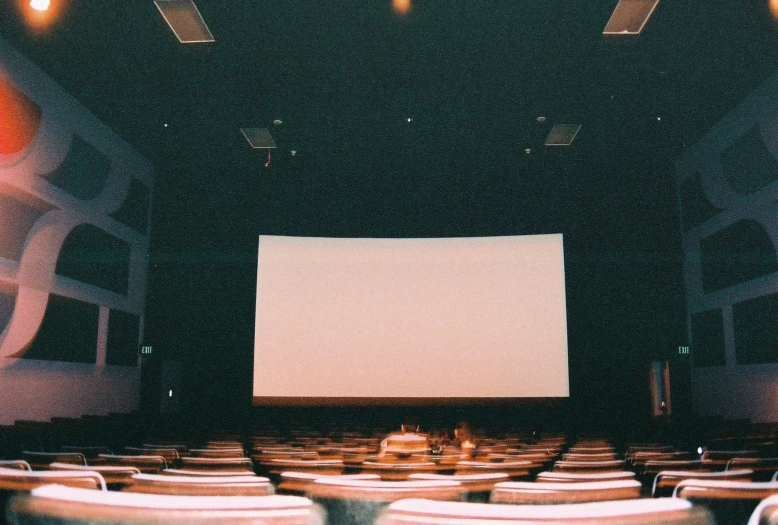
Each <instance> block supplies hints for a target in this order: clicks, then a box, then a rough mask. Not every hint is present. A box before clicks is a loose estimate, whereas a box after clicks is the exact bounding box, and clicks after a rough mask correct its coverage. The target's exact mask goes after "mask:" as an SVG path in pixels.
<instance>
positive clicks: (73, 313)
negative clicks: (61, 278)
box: [24, 294, 99, 363]
mask: <svg viewBox="0 0 778 525" xmlns="http://www.w3.org/2000/svg"><path fill="white" fill-rule="evenodd" d="M98 315H99V307H98V306H97V305H95V304H90V303H85V302H82V301H78V300H76V299H70V298H69V297H62V296H59V295H54V294H52V295H49V302H48V304H47V305H46V314H45V315H44V317H43V323H42V324H41V327H40V330H39V331H38V336H37V337H36V338H35V340H34V341H33V342H32V345H31V346H30V349H29V350H28V351H27V352H26V353H25V354H24V358H25V359H41V360H46V361H67V362H70V363H94V362H95V360H96V358H97V323H98Z"/></svg>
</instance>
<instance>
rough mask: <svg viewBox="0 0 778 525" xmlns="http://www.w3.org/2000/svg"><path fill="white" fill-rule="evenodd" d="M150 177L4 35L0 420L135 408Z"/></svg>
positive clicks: (0, 53)
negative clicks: (10, 43) (10, 44)
mask: <svg viewBox="0 0 778 525" xmlns="http://www.w3.org/2000/svg"><path fill="white" fill-rule="evenodd" d="M153 183H154V177H153V170H152V167H151V165H150V164H149V163H148V161H147V160H146V159H144V158H143V157H141V156H140V155H138V154H137V153H136V152H135V151H134V150H133V149H132V148H131V147H130V146H129V145H128V144H127V143H126V142H124V141H123V140H122V139H121V138H120V137H119V136H118V135H116V134H115V133H113V132H112V131H111V130H110V129H108V128H107V127H106V126H105V125H104V124H103V123H101V122H100V121H99V120H97V119H96V118H95V117H94V116H93V115H91V114H90V113H89V112H88V111H87V110H86V109H85V108H83V107H82V106H81V105H80V104H79V103H78V102H77V101H76V100H74V99H73V98H72V97H70V96H69V95H68V94H67V93H65V92H64V91H63V90H62V88H60V87H59V86H57V85H56V83H54V82H53V81H52V80H51V79H49V78H48V77H47V76H46V75H45V74H44V73H42V72H41V71H40V70H39V69H37V68H36V67H35V66H34V65H33V64H31V63H30V62H29V61H28V60H27V59H26V58H24V57H23V56H22V55H21V54H19V53H18V52H17V51H16V50H14V49H13V48H11V47H10V46H8V44H7V43H6V42H5V41H3V40H2V39H0V330H1V332H0V391H3V392H13V393H14V395H13V396H6V397H3V399H2V402H0V425H5V424H11V423H13V421H14V420H17V419H31V420H48V419H50V418H51V417H54V416H58V417H79V416H80V415H82V414H86V413H91V414H107V413H110V412H128V411H132V410H135V409H136V408H137V406H138V402H139V388H140V370H139V368H138V361H137V359H136V358H134V357H136V356H137V354H136V352H135V348H136V347H137V345H138V344H139V341H140V340H141V337H142V333H143V313H144V308H145V294H146V274H147V257H146V254H147V253H148V246H149V237H148V216H149V210H150V206H151V194H152V188H153ZM112 317H113V318H114V319H113V321H111V318H112ZM109 347H110V352H109ZM108 354H110V355H108Z"/></svg>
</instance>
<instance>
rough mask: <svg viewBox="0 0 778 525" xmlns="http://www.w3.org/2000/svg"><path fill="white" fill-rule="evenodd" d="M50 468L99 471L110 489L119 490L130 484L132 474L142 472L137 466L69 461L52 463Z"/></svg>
mask: <svg viewBox="0 0 778 525" xmlns="http://www.w3.org/2000/svg"><path fill="white" fill-rule="evenodd" d="M49 470H79V471H83V470H87V471H92V472H97V473H98V474H100V475H101V476H103V479H104V480H105V483H106V485H107V486H108V488H109V489H112V490H119V489H121V488H123V487H126V486H127V485H129V484H130V483H131V482H132V481H131V480H132V476H134V475H135V474H140V470H138V469H137V468H135V467H131V466H129V465H127V466H112V465H92V466H83V465H70V464H69V463H52V464H51V465H49Z"/></svg>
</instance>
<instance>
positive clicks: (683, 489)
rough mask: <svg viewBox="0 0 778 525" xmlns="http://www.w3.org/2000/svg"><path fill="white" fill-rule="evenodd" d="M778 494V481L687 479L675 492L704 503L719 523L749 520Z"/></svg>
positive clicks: (700, 503) (677, 494) (701, 503)
mask: <svg viewBox="0 0 778 525" xmlns="http://www.w3.org/2000/svg"><path fill="white" fill-rule="evenodd" d="M774 494H778V483H771V482H766V483H765V482H750V481H718V480H711V481H709V480H701V479H687V480H684V481H681V482H680V483H679V484H678V486H677V487H676V488H675V495H676V496H678V497H680V498H683V499H687V500H689V501H691V502H692V503H695V504H698V505H704V506H706V507H707V508H709V509H710V510H711V511H712V512H713V516H714V517H715V519H716V523H719V524H728V523H745V522H746V520H747V519H748V517H749V516H750V515H751V513H752V512H753V511H754V509H755V508H756V506H757V505H758V504H759V502H760V501H761V500H763V499H764V498H767V497H769V496H772V495H774Z"/></svg>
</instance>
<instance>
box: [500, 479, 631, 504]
mask: <svg viewBox="0 0 778 525" xmlns="http://www.w3.org/2000/svg"><path fill="white" fill-rule="evenodd" d="M641 487H642V485H641V484H640V482H638V481H635V480H616V481H594V482H581V483H550V482H545V483H537V482H507V483H498V484H497V485H495V486H494V489H492V496H491V498H490V500H489V501H490V502H492V503H510V504H514V505H516V504H519V505H526V504H557V503H580V502H589V501H608V500H621V499H637V498H639V497H640V489H641Z"/></svg>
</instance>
